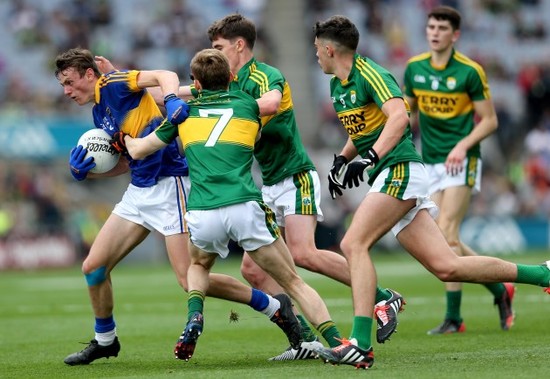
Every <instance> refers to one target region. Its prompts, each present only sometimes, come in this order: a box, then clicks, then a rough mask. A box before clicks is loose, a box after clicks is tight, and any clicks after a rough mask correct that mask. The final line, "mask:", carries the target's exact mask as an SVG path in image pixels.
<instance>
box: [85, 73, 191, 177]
mask: <svg viewBox="0 0 550 379" xmlns="http://www.w3.org/2000/svg"><path fill="white" fill-rule="evenodd" d="M138 75H139V71H113V72H111V73H109V74H106V75H102V76H101V77H100V78H99V80H98V81H97V84H96V88H95V105H94V107H93V111H92V113H93V117H94V124H95V126H96V127H98V128H101V129H103V130H105V131H106V132H107V133H108V134H109V135H111V136H112V135H113V134H114V133H115V132H118V131H122V132H124V133H127V134H129V135H130V136H132V137H144V136H146V135H148V134H149V133H151V132H152V131H154V130H155V129H156V128H157V127H158V126H159V125H160V124H161V123H162V120H163V119H164V117H163V115H162V113H161V112H160V110H159V108H158V106H157V105H156V104H155V101H154V99H153V97H152V96H151V95H150V94H149V93H148V92H147V91H146V90H144V89H140V88H139V87H138V86H137V77H138ZM128 159H129V161H130V170H131V176H132V184H133V185H135V186H137V187H150V186H153V185H155V184H156V183H157V181H158V179H159V178H161V177H164V176H186V175H187V172H188V169H187V161H186V160H185V158H184V157H182V156H181V154H180V153H179V151H178V146H177V143H176V141H173V142H172V143H170V144H169V145H168V146H166V148H164V149H162V150H159V151H157V152H156V153H153V154H151V155H150V156H148V157H147V158H145V159H143V160H133V159H131V158H130V157H128Z"/></svg>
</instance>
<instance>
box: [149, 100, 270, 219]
mask: <svg viewBox="0 0 550 379" xmlns="http://www.w3.org/2000/svg"><path fill="white" fill-rule="evenodd" d="M188 104H189V107H190V110H189V117H188V118H187V119H186V120H185V121H184V122H183V123H181V124H180V125H177V126H175V125H172V124H171V123H169V122H165V123H163V124H162V125H161V126H160V127H159V128H158V129H157V131H156V132H155V133H156V134H157V136H158V137H159V138H160V139H161V140H162V141H163V142H165V143H169V142H170V141H173V140H174V139H175V138H176V137H177V136H178V134H179V136H180V138H181V141H182V144H183V148H184V149H185V155H186V157H187V159H188V160H189V178H190V179H191V192H190V193H189V199H188V202H187V209H189V210H207V209H215V208H219V207H223V206H227V205H232V204H239V203H244V202H247V201H261V200H262V194H261V192H260V190H259V189H258V187H257V186H256V184H255V182H254V179H253V177H252V171H251V170H252V162H253V158H254V144H255V142H256V137H257V136H258V133H259V131H260V123H259V121H260V120H259V114H260V110H259V108H258V104H257V103H256V100H254V99H253V98H252V97H251V96H250V95H248V94H246V93H244V92H242V91H238V90H237V91H231V92H227V91H206V90H203V91H202V92H201V93H200V95H199V96H198V97H197V98H196V99H193V100H190V101H189V102H188Z"/></svg>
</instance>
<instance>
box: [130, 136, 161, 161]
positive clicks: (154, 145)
mask: <svg viewBox="0 0 550 379" xmlns="http://www.w3.org/2000/svg"><path fill="white" fill-rule="evenodd" d="M124 141H125V142H126V149H128V154H129V155H130V156H131V157H132V159H137V160H139V159H143V158H145V157H147V156H148V155H150V154H152V153H154V152H155V151H157V150H160V149H162V148H163V147H165V146H166V145H167V144H166V143H164V142H163V141H162V140H161V139H160V138H159V137H158V136H157V134H156V133H151V134H149V135H148V136H146V137H143V138H132V137H130V136H129V135H126V136H124Z"/></svg>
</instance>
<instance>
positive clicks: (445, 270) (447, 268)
mask: <svg viewBox="0 0 550 379" xmlns="http://www.w3.org/2000/svg"><path fill="white" fill-rule="evenodd" d="M430 271H432V273H433V274H434V275H435V276H436V277H437V278H438V279H439V280H441V281H442V282H454V281H457V280H458V277H457V267H456V266H455V265H454V264H451V263H449V264H445V265H440V266H436V267H432V269H431V270H430Z"/></svg>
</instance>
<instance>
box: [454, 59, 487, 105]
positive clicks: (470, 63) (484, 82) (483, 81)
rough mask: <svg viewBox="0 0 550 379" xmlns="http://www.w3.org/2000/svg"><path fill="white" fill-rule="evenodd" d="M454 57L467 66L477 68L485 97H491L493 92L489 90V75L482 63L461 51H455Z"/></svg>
mask: <svg viewBox="0 0 550 379" xmlns="http://www.w3.org/2000/svg"><path fill="white" fill-rule="evenodd" d="M454 58H455V59H456V60H457V61H458V62H460V63H462V64H465V65H466V66H470V67H472V68H473V69H474V70H476V72H477V74H478V75H479V78H480V79H481V84H482V85H483V97H484V98H486V99H488V98H490V97H491V92H490V91H489V82H488V80H487V75H486V74H485V71H484V70H483V68H482V67H481V65H480V64H479V63H477V62H475V61H474V60H472V59H470V58H468V57H467V56H466V55H464V54H462V53H459V52H458V51H455V54H454Z"/></svg>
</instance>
